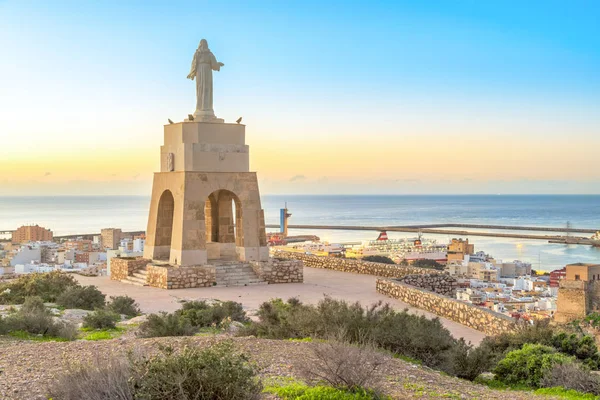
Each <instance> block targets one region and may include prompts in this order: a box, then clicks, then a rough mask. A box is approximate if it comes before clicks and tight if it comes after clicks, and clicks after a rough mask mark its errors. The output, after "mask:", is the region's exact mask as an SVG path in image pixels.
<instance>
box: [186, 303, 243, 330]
mask: <svg viewBox="0 0 600 400" xmlns="http://www.w3.org/2000/svg"><path fill="white" fill-rule="evenodd" d="M175 314H176V315H177V316H179V317H181V318H186V319H187V320H189V321H190V324H191V325H192V326H194V327H197V328H203V327H207V326H216V327H220V326H221V324H222V323H223V321H225V320H230V321H238V322H247V321H248V317H246V313H245V312H244V309H243V308H242V305H241V304H240V303H236V302H233V301H226V302H223V303H215V304H212V305H209V304H208V303H207V302H206V301H190V302H186V303H183V306H182V308H181V309H180V310H177V311H175Z"/></svg>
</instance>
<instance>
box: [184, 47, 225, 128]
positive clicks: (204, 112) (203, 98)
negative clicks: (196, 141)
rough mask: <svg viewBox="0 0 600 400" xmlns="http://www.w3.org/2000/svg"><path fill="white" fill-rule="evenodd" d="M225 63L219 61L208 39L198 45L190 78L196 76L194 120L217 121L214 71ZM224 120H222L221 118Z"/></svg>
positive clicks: (192, 78)
mask: <svg viewBox="0 0 600 400" xmlns="http://www.w3.org/2000/svg"><path fill="white" fill-rule="evenodd" d="M224 65H225V64H223V63H221V62H217V59H216V57H215V55H214V54H213V53H212V52H211V51H210V49H209V48H208V42H207V41H206V39H202V40H201V41H200V44H199V45H198V49H197V50H196V53H194V59H193V60H192V68H191V70H190V73H189V75H188V76H187V77H188V79H191V80H194V78H196V112H194V120H197V121H217V118H216V117H215V111H214V110H213V76H212V72H213V71H219V70H220V69H221V67H222V66H224ZM220 121H222V120H220Z"/></svg>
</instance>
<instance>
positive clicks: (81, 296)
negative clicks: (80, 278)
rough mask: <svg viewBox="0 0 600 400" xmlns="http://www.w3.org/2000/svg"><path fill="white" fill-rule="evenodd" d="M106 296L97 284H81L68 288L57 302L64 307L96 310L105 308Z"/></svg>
mask: <svg viewBox="0 0 600 400" xmlns="http://www.w3.org/2000/svg"><path fill="white" fill-rule="evenodd" d="M105 299H106V296H105V295H104V294H103V293H102V292H101V291H99V290H98V288H97V287H96V286H79V287H71V288H69V289H67V291H65V292H64V293H63V294H61V295H60V296H58V298H57V299H56V304H58V305H59V306H61V307H64V308H80V309H82V310H94V309H96V308H103V307H104V302H105Z"/></svg>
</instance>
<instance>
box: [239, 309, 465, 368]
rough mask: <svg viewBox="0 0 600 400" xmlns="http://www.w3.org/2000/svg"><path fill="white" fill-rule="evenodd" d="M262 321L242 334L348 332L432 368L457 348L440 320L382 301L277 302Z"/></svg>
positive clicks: (262, 313) (349, 337) (352, 338)
mask: <svg viewBox="0 0 600 400" xmlns="http://www.w3.org/2000/svg"><path fill="white" fill-rule="evenodd" d="M258 317H259V321H258V322H255V323H252V325H251V326H250V327H248V328H247V329H243V330H242V331H241V334H252V335H256V336H261V337H268V338H273V339H287V338H305V337H315V338H321V339H328V338H330V337H332V336H336V335H337V334H338V333H339V332H343V337H342V338H340V339H342V340H343V341H346V342H349V343H365V342H368V343H372V344H373V345H375V346H377V347H380V348H383V349H386V350H389V351H392V352H394V353H397V354H400V355H403V356H407V357H411V358H415V359H418V360H420V361H422V362H423V363H424V364H425V365H427V366H430V367H439V366H440V365H442V364H444V363H446V362H447V358H448V356H449V351H450V350H451V349H452V348H453V347H454V346H455V345H456V344H457V341H456V339H454V338H453V337H452V335H451V334H450V332H449V331H448V330H447V329H446V328H444V326H443V325H442V324H441V322H440V321H439V319H437V318H436V319H427V318H425V317H424V316H416V315H411V314H409V313H408V312H407V311H406V310H405V311H401V312H397V311H395V310H393V309H392V308H391V307H390V306H389V305H387V304H385V305H383V304H382V303H381V302H379V303H376V304H374V305H372V306H371V307H368V308H363V307H362V306H361V305H360V304H359V303H354V304H348V303H347V302H345V301H342V300H334V299H331V298H328V297H326V298H325V299H323V300H321V301H320V302H319V304H318V305H317V306H316V307H315V306H311V305H305V304H302V303H301V302H299V301H298V300H297V299H290V300H288V301H287V302H283V301H282V300H281V299H275V300H272V301H270V302H266V303H263V304H262V305H261V306H260V308H259V310H258Z"/></svg>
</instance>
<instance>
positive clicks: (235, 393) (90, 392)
mask: <svg viewBox="0 0 600 400" xmlns="http://www.w3.org/2000/svg"><path fill="white" fill-rule="evenodd" d="M261 389H262V386H261V384H260V382H259V380H258V378H257V374H256V371H255V369H254V368H253V367H252V366H251V365H250V364H249V363H248V358H247V357H246V356H245V355H243V354H237V353H236V352H235V350H234V348H233V346H232V344H231V343H230V342H222V343H217V344H214V345H212V346H211V347H209V348H206V349H199V348H198V347H185V348H183V349H182V350H181V351H174V350H173V349H171V348H162V349H161V352H160V353H159V354H158V355H154V356H151V357H136V356H134V355H131V356H130V357H129V359H128V360H127V359H123V358H119V357H117V356H111V357H109V358H108V360H102V361H100V360H96V362H94V363H89V364H79V365H75V366H71V367H69V368H68V369H67V372H66V373H64V374H63V375H62V376H60V377H59V378H58V379H56V380H55V381H54V382H53V383H52V385H51V386H50V388H49V390H48V392H49V393H48V395H49V396H48V397H50V398H54V399H61V400H79V399H87V400H106V399H114V400H133V399H145V400H191V399H195V400H212V399H228V400H229V399H231V400H254V399H258V398H259V396H260V392H261Z"/></svg>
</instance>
